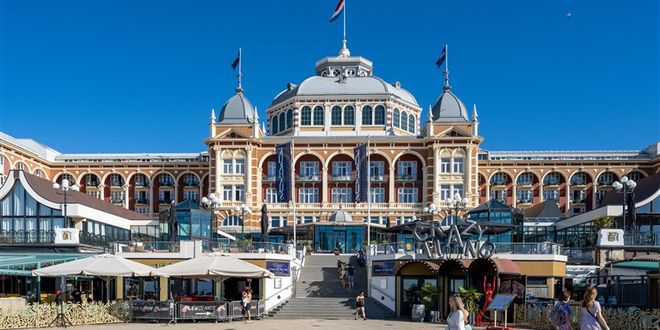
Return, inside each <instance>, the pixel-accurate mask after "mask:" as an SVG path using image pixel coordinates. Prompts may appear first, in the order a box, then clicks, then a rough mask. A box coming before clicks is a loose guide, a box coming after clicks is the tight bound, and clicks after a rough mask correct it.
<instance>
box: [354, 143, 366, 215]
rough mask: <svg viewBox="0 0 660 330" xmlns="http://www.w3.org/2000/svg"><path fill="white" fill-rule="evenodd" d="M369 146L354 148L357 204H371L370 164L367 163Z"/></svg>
mask: <svg viewBox="0 0 660 330" xmlns="http://www.w3.org/2000/svg"><path fill="white" fill-rule="evenodd" d="M367 152H368V149H367V145H366V144H361V145H359V146H357V147H355V148H353V155H354V158H355V202H357V203H360V202H369V197H368V196H369V194H368V189H369V187H368V185H369V164H368V163H367Z"/></svg>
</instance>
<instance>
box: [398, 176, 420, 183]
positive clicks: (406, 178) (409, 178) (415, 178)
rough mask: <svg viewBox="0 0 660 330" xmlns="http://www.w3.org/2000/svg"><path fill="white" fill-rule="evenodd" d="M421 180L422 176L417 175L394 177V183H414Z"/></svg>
mask: <svg viewBox="0 0 660 330" xmlns="http://www.w3.org/2000/svg"><path fill="white" fill-rule="evenodd" d="M421 180H422V176H421V175H419V174H401V175H397V176H396V181H403V182H415V181H421Z"/></svg>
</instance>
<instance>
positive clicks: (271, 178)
mask: <svg viewBox="0 0 660 330" xmlns="http://www.w3.org/2000/svg"><path fill="white" fill-rule="evenodd" d="M261 181H263V182H275V176H274V175H271V176H268V175H264V176H263V177H262V179H261Z"/></svg>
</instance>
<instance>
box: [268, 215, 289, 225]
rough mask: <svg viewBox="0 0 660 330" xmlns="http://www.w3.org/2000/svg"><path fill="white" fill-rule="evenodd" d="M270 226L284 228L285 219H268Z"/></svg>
mask: <svg viewBox="0 0 660 330" xmlns="http://www.w3.org/2000/svg"><path fill="white" fill-rule="evenodd" d="M270 226H271V227H272V228H279V227H286V217H280V216H272V217H270Z"/></svg>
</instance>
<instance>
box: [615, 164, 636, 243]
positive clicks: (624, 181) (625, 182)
mask: <svg viewBox="0 0 660 330" xmlns="http://www.w3.org/2000/svg"><path fill="white" fill-rule="evenodd" d="M635 187H637V182H635V181H633V180H630V179H628V177H627V176H623V177H621V180H619V181H615V182H614V183H612V188H614V190H616V191H617V192H623V212H622V213H623V229H624V230H625V229H626V203H627V202H628V198H627V197H628V194H632V193H633V190H635ZM633 207H634V205H633ZM631 220H632V226H631V229H632V231H635V230H636V229H637V224H636V223H635V219H634V218H633V219H631Z"/></svg>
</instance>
